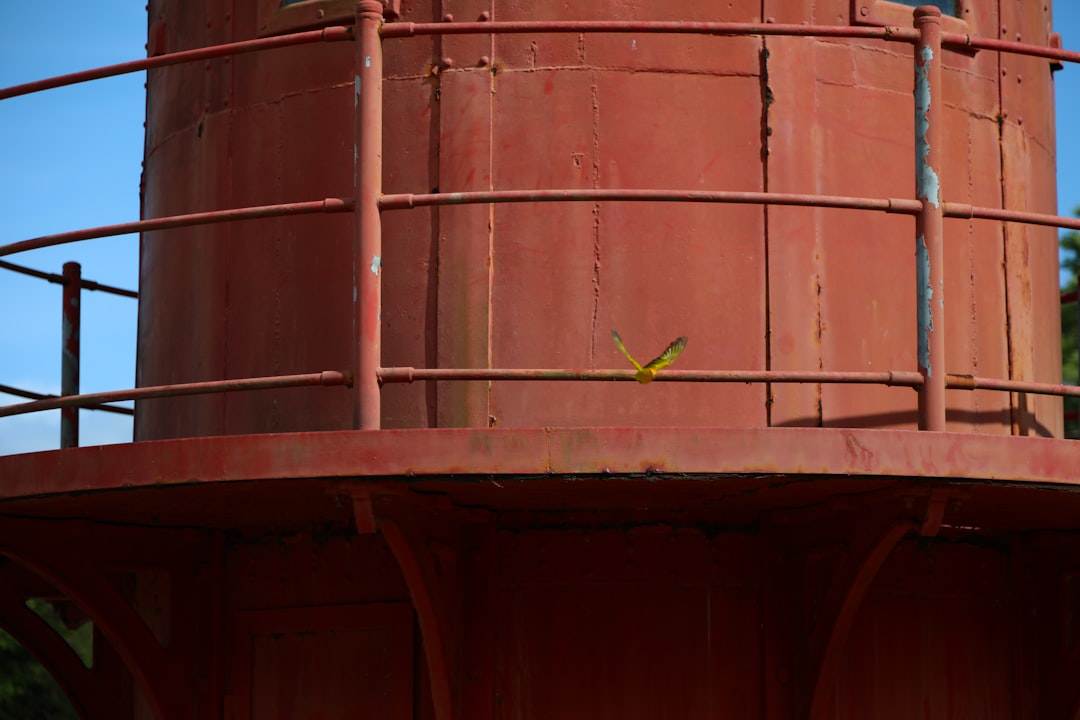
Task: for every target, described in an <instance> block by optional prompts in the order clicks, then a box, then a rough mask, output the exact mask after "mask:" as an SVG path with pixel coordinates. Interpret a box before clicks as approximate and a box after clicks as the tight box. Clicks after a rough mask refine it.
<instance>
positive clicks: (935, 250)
mask: <svg viewBox="0 0 1080 720" xmlns="http://www.w3.org/2000/svg"><path fill="white" fill-rule="evenodd" d="M915 29H917V30H918V31H919V39H918V40H917V41H916V43H915V197H916V199H918V200H919V201H920V202H921V203H922V208H921V210H920V212H919V214H918V215H917V216H916V218H915V244H916V249H915V263H916V269H915V282H916V285H917V293H916V294H917V301H916V302H917V304H918V307H917V311H916V312H917V315H918V326H917V333H918V341H917V342H918V354H919V357H918V365H919V372H920V373H922V375H923V384H922V385H921V386H920V387H919V428H920V429H921V430H938V431H940V430H944V429H945V370H946V367H945V366H946V359H945V322H946V320H945V298H944V295H945V280H944V278H945V250H944V247H943V246H944V243H945V238H944V235H945V231H944V226H943V222H942V221H943V217H944V216H943V214H942V207H941V200H942V198H941V184H940V177H939V176H940V174H941V172H942V170H943V168H942V165H941V162H942V159H943V158H944V156H945V153H944V152H942V145H943V144H944V137H945V132H944V130H943V128H942V123H943V121H944V119H945V113H944V109H945V103H944V99H943V96H944V87H943V86H942V84H941V64H942V57H941V11H940V10H938V9H937V8H935V7H929V6H927V7H920V8H918V9H916V10H915ZM935 371H936V372H935Z"/></svg>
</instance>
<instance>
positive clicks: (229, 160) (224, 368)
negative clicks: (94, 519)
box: [218, 0, 236, 434]
mask: <svg viewBox="0 0 1080 720" xmlns="http://www.w3.org/2000/svg"><path fill="white" fill-rule="evenodd" d="M229 17H230V23H229V25H230V27H229V42H236V22H235V21H233V20H232V18H235V17H236V2H235V0H234V2H233V3H232V4H231V7H230V9H229ZM228 66H229V88H228V91H227V97H228V100H229V107H228V112H227V113H226V115H225V118H226V123H227V128H228V129H227V131H226V133H225V157H226V161H225V168H226V169H225V177H226V181H225V182H226V188H227V189H226V194H227V200H226V203H225V207H234V204H233V201H234V199H235V198H234V193H233V180H234V178H233V140H234V139H235V137H234V136H235V130H236V128H235V108H236V103H235V98H234V97H233V93H234V91H235V90H236V63H235V62H231V61H230V62H229V63H228ZM232 229H233V225H232V223H226V224H225V238H224V240H225V242H224V245H225V251H224V258H223V259H222V266H223V268H224V271H223V277H224V283H225V287H224V288H223V289H222V290H223V292H222V295H223V297H224V302H223V303H222V305H223V310H222V324H223V326H224V331H223V332H222V338H223V341H222V348H221V378H222V379H224V378H227V377H228V370H229V302H230V297H229V292H230V289H231V283H230V282H229V272H230V271H229V261H230V259H231V251H232V241H233V231H232ZM218 402H219V403H220V412H221V420H220V426H219V427H220V430H219V432H221V433H222V434H227V429H226V427H225V423H226V419H227V415H228V411H227V406H228V397H227V394H226V393H219V394H218Z"/></svg>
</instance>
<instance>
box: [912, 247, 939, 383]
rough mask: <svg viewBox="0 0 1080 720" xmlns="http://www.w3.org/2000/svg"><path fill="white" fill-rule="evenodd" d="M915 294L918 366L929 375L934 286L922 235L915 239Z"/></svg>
mask: <svg viewBox="0 0 1080 720" xmlns="http://www.w3.org/2000/svg"><path fill="white" fill-rule="evenodd" d="M915 295H916V303H917V305H918V317H919V367H921V368H926V376H927V377H930V375H931V372H930V331H932V330H933V329H934V318H933V316H932V315H931V313H930V301H931V299H932V298H933V297H934V288H933V287H931V286H930V253H929V252H928V251H927V249H926V238H925V237H923V236H922V235H920V236H919V237H918V238H916V240H915Z"/></svg>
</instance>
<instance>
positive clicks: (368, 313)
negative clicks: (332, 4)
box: [353, 0, 383, 430]
mask: <svg viewBox="0 0 1080 720" xmlns="http://www.w3.org/2000/svg"><path fill="white" fill-rule="evenodd" d="M382 11H383V8H382V3H381V2H378V0H360V2H359V3H358V4H357V8H356V27H355V30H356V38H355V42H356V75H355V77H354V79H353V92H354V96H353V108H354V113H353V115H354V123H355V127H354V131H355V135H354V143H355V144H354V146H353V192H354V199H355V202H356V210H355V213H356V225H355V231H354V239H353V262H354V267H353V283H354V285H353V300H354V303H355V312H356V320H355V328H356V333H357V335H356V337H355V338H354V346H355V347H356V350H355V352H356V363H355V368H356V379H355V382H354V392H355V393H356V398H357V400H356V406H357V413H358V414H357V422H356V426H357V427H358V428H359V429H361V430H376V429H378V428H379V425H380V422H381V418H380V414H381V413H380V398H379V379H378V375H377V373H378V370H379V366H380V364H381V360H382V327H381V313H382V221H381V219H380V217H379V196H380V195H381V194H382V74H383V70H382V45H381V39H380V37H379V31H380V27H381V25H382Z"/></svg>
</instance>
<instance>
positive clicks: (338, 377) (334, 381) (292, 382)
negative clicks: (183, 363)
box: [0, 370, 352, 417]
mask: <svg viewBox="0 0 1080 720" xmlns="http://www.w3.org/2000/svg"><path fill="white" fill-rule="evenodd" d="M351 383H352V374H351V373H347V372H339V371H336V370H324V371H322V372H316V373H305V374H301V375H270V376H266V377H253V378H238V379H235V380H210V381H206V382H193V383H178V384H175V385H154V386H151V387H141V388H132V389H130V390H109V391H107V392H98V393H86V394H85V395H66V396H63V397H56V396H52V397H48V398H45V399H42V400H34V401H33V402H28V403H19V404H17V405H4V406H2V407H0V417H8V416H11V415H23V414H25V413H32V412H38V411H39V410H57V409H63V408H86V407H89V406H91V405H97V404H100V403H107V402H116V401H118V400H149V399H151V398H167V397H180V396H183V395H206V394H210V393H219V392H240V391H245V390H269V389H273V388H288V387H303V386H308V385H324V386H327V387H332V386H335V385H344V386H348V385H350V384H351Z"/></svg>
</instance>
